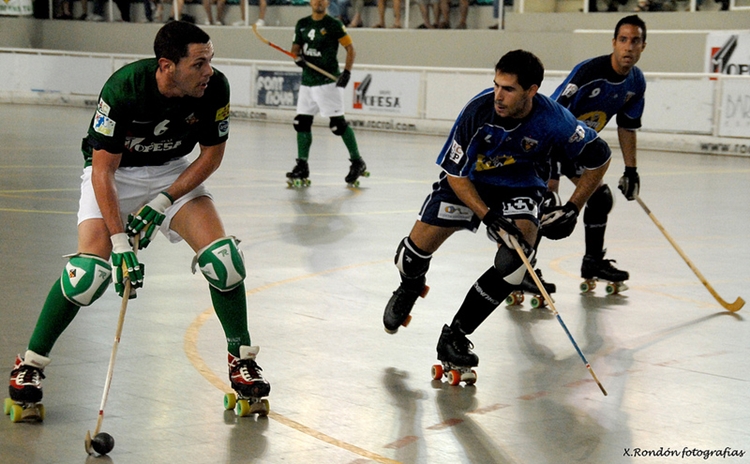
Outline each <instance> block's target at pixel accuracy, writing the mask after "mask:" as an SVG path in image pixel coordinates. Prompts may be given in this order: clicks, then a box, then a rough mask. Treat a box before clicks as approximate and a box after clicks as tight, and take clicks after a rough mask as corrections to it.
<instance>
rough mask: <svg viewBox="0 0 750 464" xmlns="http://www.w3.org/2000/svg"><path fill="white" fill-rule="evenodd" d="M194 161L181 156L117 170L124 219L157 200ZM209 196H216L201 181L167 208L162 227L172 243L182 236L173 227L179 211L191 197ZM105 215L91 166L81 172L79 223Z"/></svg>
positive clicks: (124, 221)
mask: <svg viewBox="0 0 750 464" xmlns="http://www.w3.org/2000/svg"><path fill="white" fill-rule="evenodd" d="M189 165H190V162H188V160H187V158H180V159H177V160H174V161H170V162H169V163H167V164H165V165H163V166H142V167H129V168H119V169H118V170H117V171H115V184H116V185H117V196H118V198H119V200H120V214H121V215H122V218H121V219H122V223H123V224H126V221H127V219H128V214H131V213H135V212H137V211H138V210H139V209H140V208H141V207H142V206H143V205H145V204H146V203H148V202H149V201H151V200H153V199H154V197H155V196H156V195H158V194H159V192H162V191H164V190H166V189H167V188H168V187H169V186H170V185H172V184H173V183H174V181H175V180H176V179H177V178H178V177H179V176H180V174H182V172H183V171H184V170H185V169H187V167H188V166H189ZM202 196H207V197H209V198H213V197H212V196H211V194H210V193H209V192H208V190H207V189H206V187H205V186H204V185H203V184H201V185H199V186H198V187H196V188H194V189H193V190H191V191H190V192H189V193H188V194H187V195H184V196H182V197H180V198H178V199H177V200H176V201H175V202H174V204H173V205H172V206H170V207H169V208H167V209H166V210H165V211H164V214H165V216H166V217H165V218H164V222H163V223H162V225H161V227H160V230H161V232H162V233H163V234H164V235H165V236H166V237H167V239H169V241H170V242H172V243H177V242H179V241H180V240H182V237H180V235H179V234H178V233H177V232H175V231H173V230H171V229H170V228H169V224H170V222H171V221H172V218H173V217H174V215H175V214H177V211H179V210H180V208H182V206H183V205H184V204H185V203H187V202H188V201H190V200H192V199H194V198H198V197H202ZM96 218H102V212H101V211H100V210H99V204H98V203H97V202H96V195H94V186H93V185H92V184H91V166H89V167H86V168H84V169H83V174H82V175H81V199H80V201H79V203H78V224H80V223H82V222H83V221H85V220H87V219H96Z"/></svg>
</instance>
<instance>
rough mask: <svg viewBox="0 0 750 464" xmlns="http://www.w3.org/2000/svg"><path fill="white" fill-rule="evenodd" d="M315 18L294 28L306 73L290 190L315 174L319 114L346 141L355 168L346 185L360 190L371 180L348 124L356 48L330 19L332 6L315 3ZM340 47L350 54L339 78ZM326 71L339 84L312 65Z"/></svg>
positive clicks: (299, 62)
mask: <svg viewBox="0 0 750 464" xmlns="http://www.w3.org/2000/svg"><path fill="white" fill-rule="evenodd" d="M310 6H311V7H312V15H310V16H306V17H304V18H302V19H300V20H299V21H297V25H296V26H295V28H294V43H293V44H292V53H293V54H294V55H295V56H296V57H297V58H296V59H295V63H297V65H298V66H300V67H302V85H301V86H300V89H299V97H298V99H297V116H296V117H295V118H294V129H295V130H296V131H297V164H296V166H295V167H294V169H292V171H291V172H288V173H287V177H288V178H289V184H290V185H293V186H299V185H307V184H308V183H309V180H308V179H307V178H308V177H309V175H310V168H309V166H308V163H307V160H308V158H309V156H310V146H311V145H312V131H311V128H312V124H313V118H314V116H315V114H316V113H320V115H321V116H323V117H324V118H330V128H331V131H332V132H333V133H334V134H335V135H338V136H340V137H341V138H342V139H343V140H344V144H345V145H346V148H347V150H348V151H349V159H350V161H351V167H350V168H349V174H347V176H346V178H345V181H346V182H347V184H350V185H356V184H357V178H358V177H359V176H361V175H365V176H366V175H367V172H366V170H367V167H366V166H365V161H364V160H363V159H362V157H361V156H360V154H359V148H358V147H357V139H356V137H355V136H354V131H353V130H352V128H351V127H349V124H347V122H346V119H345V118H344V90H343V89H344V88H345V87H346V85H347V84H348V83H349V78H350V77H351V69H352V66H353V65H354V56H355V52H354V45H353V44H352V38H351V37H350V36H349V34H348V33H347V32H346V28H345V27H344V25H343V24H342V23H341V21H339V20H337V19H335V18H333V17H331V16H329V15H328V14H326V9H327V8H328V0H311V1H310ZM339 44H340V45H341V46H342V47H344V50H346V62H345V65H344V70H343V71H342V72H339V63H338V58H337V54H338V48H339ZM308 62H309V63H311V64H314V65H315V66H317V67H319V68H321V69H323V70H325V71H327V72H328V73H330V74H331V75H333V76H337V77H338V78H337V80H336V81H335V82H334V81H331V79H330V78H328V77H326V76H324V75H323V74H320V73H319V72H317V71H315V70H313V69H312V68H310V67H308V66H307V63H308Z"/></svg>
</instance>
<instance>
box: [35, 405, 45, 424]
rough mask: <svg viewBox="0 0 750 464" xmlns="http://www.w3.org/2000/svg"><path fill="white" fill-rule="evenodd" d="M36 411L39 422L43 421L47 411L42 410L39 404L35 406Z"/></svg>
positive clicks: (42, 406) (42, 407)
mask: <svg viewBox="0 0 750 464" xmlns="http://www.w3.org/2000/svg"><path fill="white" fill-rule="evenodd" d="M36 410H37V413H38V414H39V420H40V421H43V420H44V416H45V415H46V414H47V410H46V409H44V405H43V404H41V403H39V404H37V405H36Z"/></svg>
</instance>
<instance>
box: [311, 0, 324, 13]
mask: <svg viewBox="0 0 750 464" xmlns="http://www.w3.org/2000/svg"><path fill="white" fill-rule="evenodd" d="M310 6H311V7H312V10H313V13H316V14H319V15H323V14H325V12H326V10H327V9H328V0H310Z"/></svg>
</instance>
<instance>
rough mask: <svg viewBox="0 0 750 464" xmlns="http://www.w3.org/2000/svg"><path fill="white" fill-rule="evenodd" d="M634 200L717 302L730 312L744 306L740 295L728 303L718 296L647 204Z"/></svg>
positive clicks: (639, 198)
mask: <svg viewBox="0 0 750 464" xmlns="http://www.w3.org/2000/svg"><path fill="white" fill-rule="evenodd" d="M635 199H636V201H637V202H638V204H639V205H641V208H643V210H644V211H645V212H646V214H648V217H650V218H651V220H652V221H654V224H656V227H657V228H658V229H659V230H660V231H661V233H662V234H664V236H665V237H666V238H667V241H669V243H671V244H672V247H674V249H675V250H676V251H677V253H678V254H679V255H680V256H681V257H682V259H683V260H684V261H685V263H687V265H688V267H689V268H690V269H691V270H692V271H693V273H695V275H696V276H697V277H698V280H700V281H701V283H702V284H703V286H704V287H706V290H708V293H710V294H711V295H712V296H713V297H714V298H715V299H716V301H718V302H719V304H720V305H721V306H723V307H724V309H727V310H729V311H731V312H733V313H734V312H737V311H739V310H740V309H742V307H743V306H745V300H743V299H742V298H740V297H737V299H736V300H734V303H728V302H726V301H724V299H723V298H722V297H721V296H719V294H718V293H716V290H714V288H713V287H712V286H711V285H710V284H709V283H708V281H707V280H706V278H705V277H703V274H701V272H700V271H699V270H698V268H697V267H695V265H694V264H693V262H692V261H690V259H689V258H688V257H687V255H686V254H685V252H684V251H682V248H680V246H679V245H678V244H677V242H675V241H674V239H673V238H672V237H671V236H670V235H669V233H668V232H667V230H666V229H665V228H664V226H662V225H661V223H660V222H659V221H658V220H657V219H656V217H655V216H654V214H653V213H652V212H651V210H650V209H648V206H646V204H645V203H644V202H643V200H641V197H639V196H637V195H636V197H635Z"/></svg>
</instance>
